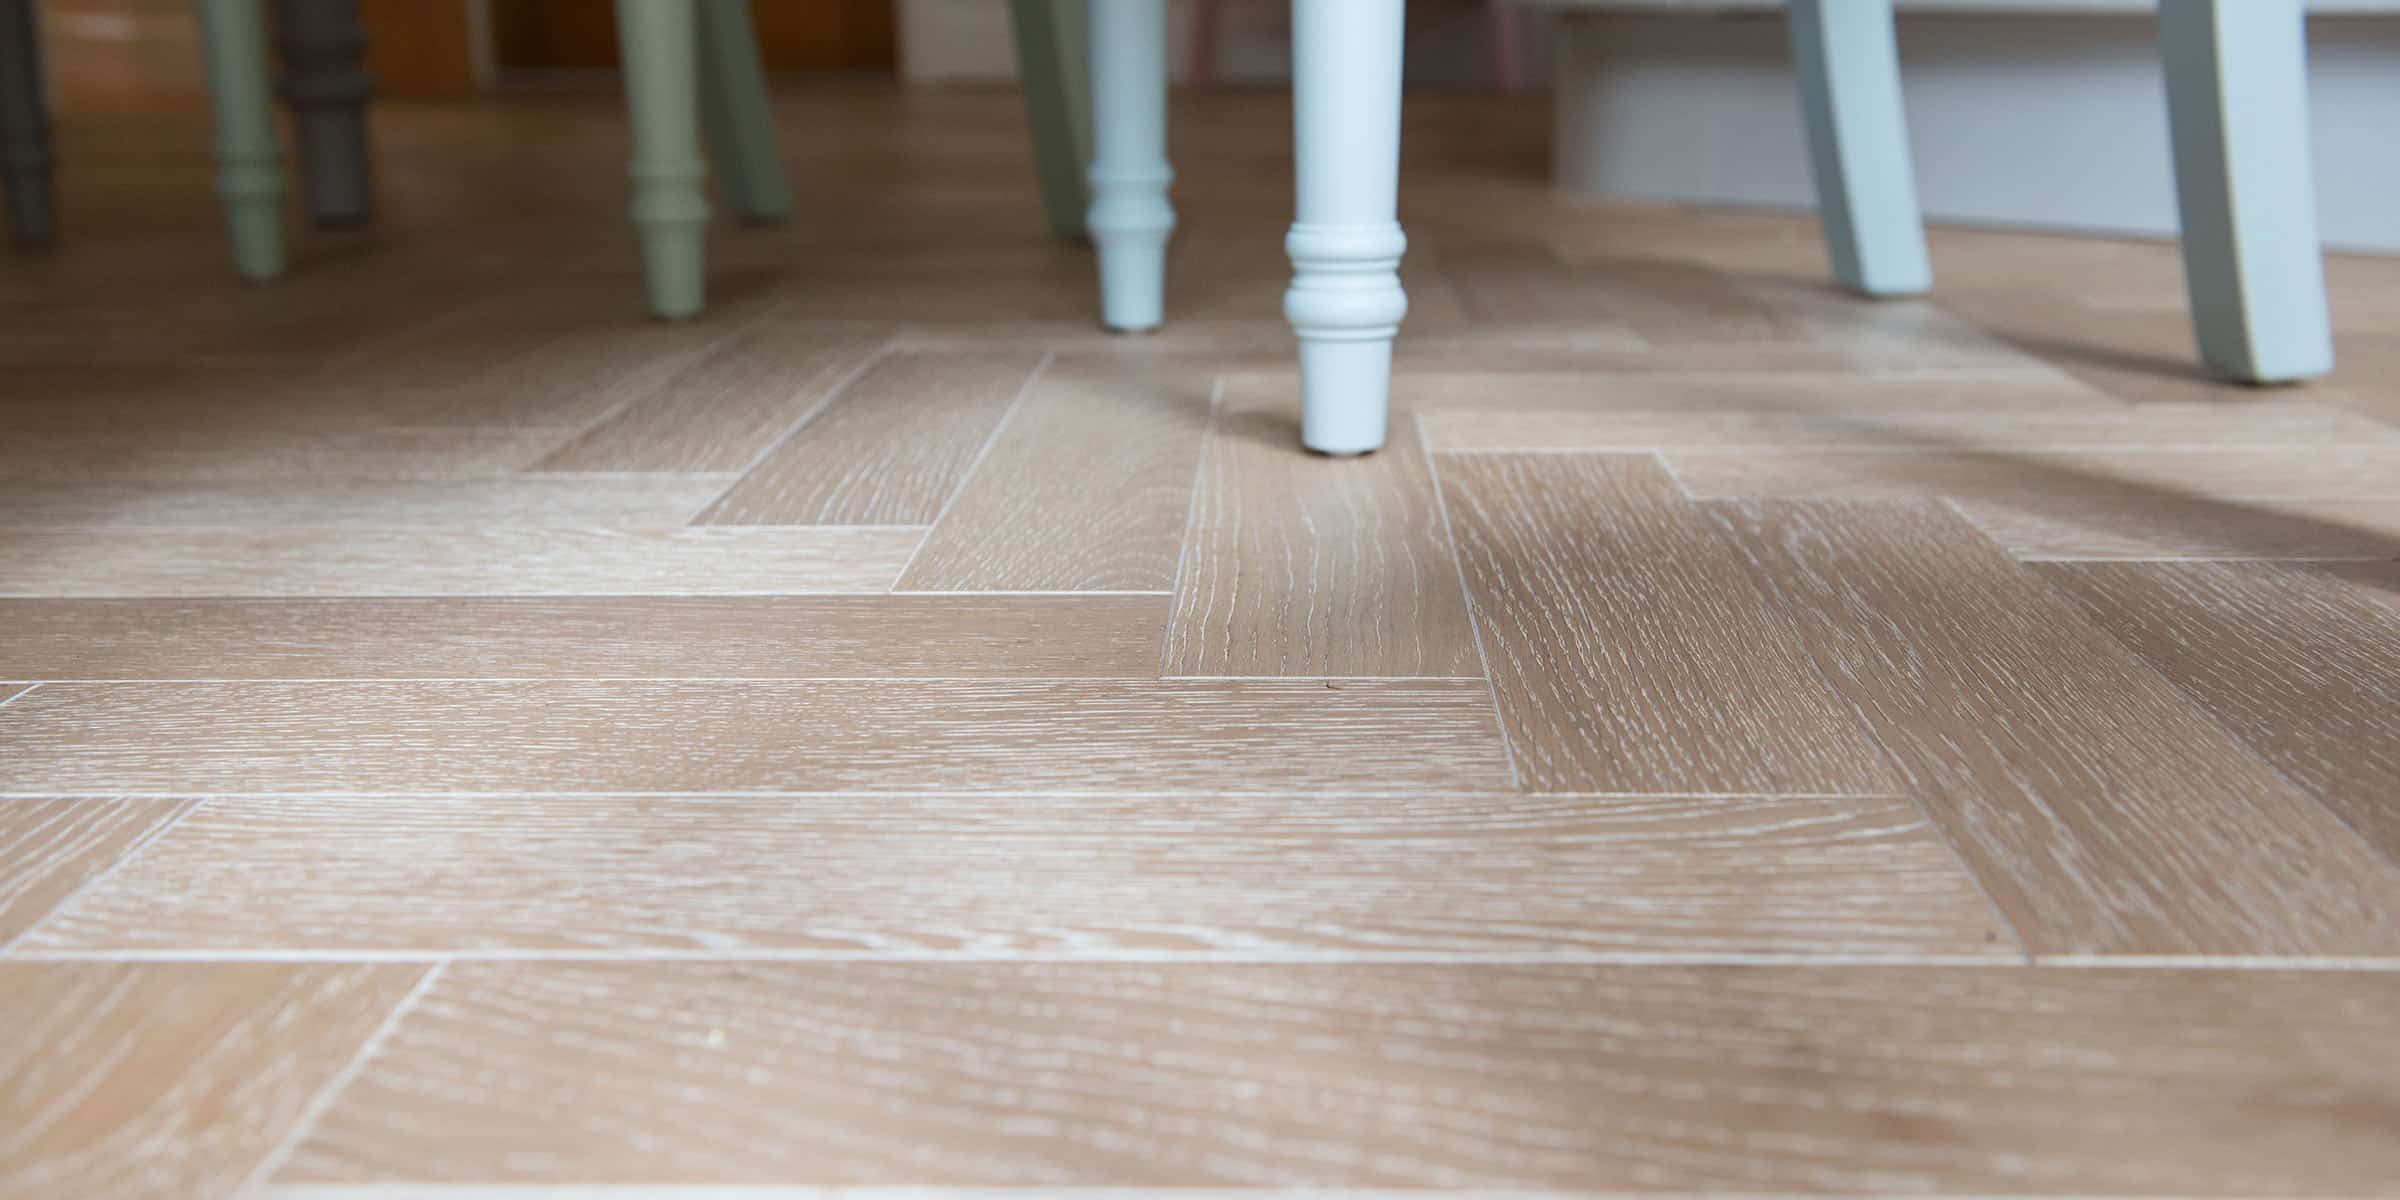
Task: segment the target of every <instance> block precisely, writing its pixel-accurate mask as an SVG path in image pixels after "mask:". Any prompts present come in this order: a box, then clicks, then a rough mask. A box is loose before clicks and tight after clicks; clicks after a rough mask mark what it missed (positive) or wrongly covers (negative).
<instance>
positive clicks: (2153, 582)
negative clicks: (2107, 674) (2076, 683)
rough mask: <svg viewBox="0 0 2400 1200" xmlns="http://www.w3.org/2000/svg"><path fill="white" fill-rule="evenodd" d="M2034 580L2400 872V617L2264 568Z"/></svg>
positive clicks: (2379, 605)
mask: <svg viewBox="0 0 2400 1200" xmlns="http://www.w3.org/2000/svg"><path fill="white" fill-rule="evenodd" d="M2037 570H2038V572H2039V573H2040V574H2041V575H2042V577H2043V578H2046V579H2048V580H2050V582H2051V583H2053V584H2055V585H2057V586H2058V587H2059V588H2061V589H2063V590H2064V591H2066V592H2067V594H2069V595H2071V596H2073V597H2075V598H2076V599H2077V600H2078V601H2081V602H2082V604H2083V606H2084V609H2085V611H2087V612H2089V613H2090V614H2091V615H2092V618H2093V619H2094V620H2095V621H2097V622H2099V624H2100V627H2101V628H2103V629H2106V630H2107V631H2108V632H2109V633H2110V634H2111V635H2113V636H2114V637H2115V638H2116V639H2117V640H2118V641H2120V642H2123V643H2125V644H2126V645H2127V646H2129V647H2131V648H2132V649H2133V651H2134V653H2136V654H2139V655H2141V656H2142V657H2143V658H2144V659H2147V660H2148V661H2149V662H2150V664H2151V665H2152V666H2155V667H2157V668H2158V669H2159V670H2160V671H2161V672H2163V673H2164V674H2165V675H2166V677H2167V678H2169V679H2171V680H2174V681H2175V685H2176V686H2177V687H2180V688H2182V689H2183V690H2184V693H2185V694H2187V695H2189V696H2191V697H2192V698H2193V699H2195V700H2198V701H2199V702H2200V705H2201V707H2203V708H2206V709H2207V710H2208V711H2209V713H2210V714H2211V715H2213V716H2215V717H2216V718H2217V720H2219V721H2221V722H2223V723H2224V724H2225V725H2226V727H2228V728H2230V729H2232V730H2233V731H2234V732H2235V733H2237V734H2240V735H2241V737H2242V740H2243V741H2246V742H2248V743H2249V744H2250V745H2251V746H2252V747H2253V748H2254V749H2256V750H2257V751H2258V752H2259V753H2260V754H2262V755H2264V756H2265V757H2266V759H2267V761H2268V762H2271V763H2274V764H2275V765H2276V766H2277V767H2279V768H2281V769H2282V770H2283V773H2284V774H2286V775H2289V776H2291V777H2292V778H2293V779H2296V780H2298V781H2299V782H2300V783H2301V785H2302V786H2304V787H2306V788H2307V789H2308V790H2309V791H2310V792H2311V793H2313V794H2314V795H2315V796H2316V797H2317V798H2318V799H2320V800H2323V801H2324V802H2325V803H2326V804H2328V805H2330V806H2332V808H2333V810H2334V811H2335V812H2337V813H2340V814H2341V816H2342V819H2343V820H2345V821H2348V822H2349V823H2350V827H2351V828H2353V829H2356V830H2357V831H2358V832H2359V833H2360V834H2361V835H2362V836H2364V837H2365V838H2366V839H2367V840H2368V841H2370V842H2372V843H2374V844H2375V845H2376V846H2377V847H2379V848H2381V849H2382V851H2383V852H2384V854H2385V855H2386V856H2388V857H2390V858H2392V859H2393V860H2394V861H2396V862H2400V803H2395V801H2400V610H2395V609H2394V608H2392V607H2391V605H2390V604H2388V603H2386V602H2384V601H2381V600H2378V599H2376V598H2374V597H2373V596H2370V595H2368V594H2366V591H2365V589H2364V588H2362V587H2361V586H2360V585H2357V584H2353V583H2349V582H2346V581H2344V580H2342V579H2340V578H2338V577H2335V576H2333V575H2328V574H2325V573H2323V572H2320V571H2315V570H2310V569H2308V568H2305V567H2294V566H2289V565H2281V564H2273V563H2122V564H2105V565H2103V564H2096V563H2082V564H2056V565H2051V566H2045V567H2041V568H2037Z"/></svg>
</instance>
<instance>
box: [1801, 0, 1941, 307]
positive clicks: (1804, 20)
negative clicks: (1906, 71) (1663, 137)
mask: <svg viewBox="0 0 2400 1200" xmlns="http://www.w3.org/2000/svg"><path fill="white" fill-rule="evenodd" d="M1788 24H1789V27H1790V30H1791V37H1792V73H1793V75H1794V76H1796V77H1797V78H1798V80H1799V84H1800V118H1801V125H1802V127H1803V128H1805V129H1806V131H1807V133H1808V158H1809V170H1810V174H1811V175H1812V176H1814V178H1815V181H1816V185H1817V218H1818V220H1819V221H1820V222H1821V223H1822V224H1823V225H1824V227H1825V252H1826V256H1827V257H1829V258H1831V259H1832V260H1833V273H1834V275H1835V276H1836V277H1837V278H1839V279H1840V280H1841V281H1842V284H1843V286H1845V287H1848V288H1849V289H1850V290H1852V291H1854V292H1860V293H1863V294H1865V295H1869V296H1913V295H1916V294H1918V293H1920V292H1923V291H1925V290H1926V289H1928V288H1930V287H1932V286H1933V266H1932V263H1931V261H1930V260H1929V259H1928V258H1927V257H1926V254H1925V221H1924V218H1923V217H1921V216H1919V215H1918V212H1917V183H1916V172H1915V169H1914V168H1913V167H1911V166H1910V165H1909V159H1908V116H1907V114H1906V112H1905V111H1904V110H1903V109H1902V107H1901V103H1900V49H1899V45H1898V42H1897V40H1896V38H1895V35H1894V33H1893V29H1892V0H1792V4H1791V8H1790V15H1789V18H1788Z"/></svg>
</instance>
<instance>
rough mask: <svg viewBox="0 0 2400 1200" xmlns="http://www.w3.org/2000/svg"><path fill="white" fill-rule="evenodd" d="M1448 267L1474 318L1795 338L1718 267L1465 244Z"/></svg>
mask: <svg viewBox="0 0 2400 1200" xmlns="http://www.w3.org/2000/svg"><path fill="white" fill-rule="evenodd" d="M1443 269H1444V271H1446V272H1447V273H1448V275H1449V277H1450V282H1451V283H1452V285H1453V286H1455V287H1456V288H1457V289H1458V292H1459V294H1460V296H1461V298H1462V299H1463V300H1464V302H1465V304H1466V308H1467V311H1468V312H1469V313H1471V314H1473V315H1474V316H1475V317H1476V318H1477V319H1479V320H1484V321H1492V322H1506V323H1519V324H1521V323H1526V322H1532V323H1546V324H1558V325H1573V324H1585V323H1589V322H1593V321H1604V322H1615V323H1617V324H1620V325H1622V326H1624V327H1626V328H1630V329H1631V330H1633V331H1634V332H1635V333H1636V334H1639V335H1640V336H1641V337H1642V339H1643V340H1645V341H1648V342H1651V343H1663V342H1757V341H1797V340H1799V335H1798V332H1797V331H1796V330H1795V329H1794V328H1793V327H1792V326H1790V325H1789V324H1787V323H1785V322H1784V321H1783V320H1781V319H1780V318H1778V317H1777V316H1776V315H1775V313H1774V312H1773V311H1772V310H1771V309H1769V308H1768V307H1767V306H1766V305H1764V304H1761V303H1759V302H1758V301H1757V300H1755V299H1752V298H1751V297H1750V296H1749V295H1747V294H1746V293H1744V292H1743V291H1742V290H1741V289H1740V288H1738V287H1736V286H1734V285H1733V283H1732V282H1731V281H1729V280H1728V279H1726V278H1725V277H1724V276H1723V275H1720V274H1718V273H1716V272H1714V271H1710V270H1707V269H1706V268H1701V267H1694V266H1691V265H1689V264H1683V263H1674V262H1667V261H1662V260H1644V259H1635V258H1618V259H1604V260H1596V261H1591V262H1586V263H1579V264H1574V265H1570V264H1568V263H1565V262H1563V261H1561V260H1560V259H1559V258H1558V257H1557V256H1556V255H1554V254H1551V253H1550V252H1549V251H1548V250H1547V249H1541V248H1519V247H1490V248H1480V247H1478V248H1461V249H1457V250H1454V251H1452V252H1451V253H1449V254H1448V255H1446V256H1445V257H1444V260H1443Z"/></svg>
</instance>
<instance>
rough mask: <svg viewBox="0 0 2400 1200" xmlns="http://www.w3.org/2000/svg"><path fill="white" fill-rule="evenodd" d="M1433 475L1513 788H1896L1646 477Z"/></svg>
mask: <svg viewBox="0 0 2400 1200" xmlns="http://www.w3.org/2000/svg"><path fill="white" fill-rule="evenodd" d="M1436 462H1437V469H1438V471H1439V473H1440V476H1441V481H1442V494H1443V500H1444V503H1445V504H1446V505H1447V506H1448V508H1449V513H1450V523H1451V529H1452V532H1453V535H1454V536H1455V537H1456V538H1457V541H1458V555H1459V561H1460V563H1461V565H1462V566H1463V567H1464V569H1465V573H1466V582H1467V595H1468V597H1469V598H1470V600H1471V601H1472V602H1473V604H1474V610H1475V619H1476V628H1477V630H1478V632H1479V634H1480V635H1481V637H1482V638H1483V650H1484V658H1485V662H1486V665H1487V667H1488V669H1489V670H1490V672H1491V682H1492V689H1493V692H1494V694H1495V695H1496V697H1497V699H1498V701H1499V707H1500V713H1501V720H1502V721H1503V722H1504V723H1505V726H1506V728H1507V730H1508V738H1509V746H1510V750H1511V753H1512V757H1513V758H1514V760H1515V763H1516V769H1517V778H1518V779H1519V781H1520V782H1521V784H1522V785H1523V786H1524V787H1526V788H1528V789H1531V790H1534V791H1545V792H1653V793H1664V792H1727V793H1731V792H1750V793H1777V792H1787V793H1788V792H1806V793H1852V794H1871V793H1889V792H1891V791H1892V790H1893V781H1892V777H1891V775H1890V773H1889V772H1888V770H1887V769H1886V768H1885V766H1884V764H1883V761H1882V757H1881V755H1879V754H1878V753H1877V752H1876V750H1875V747H1874V746H1873V744H1872V743H1870V742H1868V741H1867V740H1866V738H1865V736H1864V735H1863V734H1862V733H1861V732H1860V731H1859V728H1858V726H1857V723H1856V721H1855V720H1854V719H1853V718H1852V716H1851V715H1850V714H1849V713H1848V712H1847V711H1845V710H1844V709H1843V707H1842V706H1841V705H1840V704H1839V703H1837V702H1836V700H1835V699H1834V696H1833V694H1832V692H1830V691H1829V690H1827V688H1826V686H1825V684H1824V682H1823V681H1821V680H1819V679H1818V678H1817V677H1816V675H1815V673H1814V672H1813V671H1812V670H1811V669H1810V667H1809V665H1808V660H1807V658H1806V657H1805V656H1804V655H1803V654H1802V653H1801V650H1800V647H1799V645H1798V643H1797V641H1796V639H1795V637H1794V634H1793V629H1792V626H1791V624H1790V623H1789V621H1788V620H1787V619H1786V618H1784V617H1783V616H1782V615H1781V614H1780V613H1778V612H1776V611H1775V610H1774V609H1773V608H1772V607H1771V606H1769V605H1768V604H1767V603H1766V601H1765V599H1764V598H1763V597H1762V596H1760V594H1759V593H1758V592H1757V591H1756V590H1755V589H1754V588H1752V587H1751V586H1750V584H1749V581H1748V579H1747V577H1746V576H1745V575H1744V573H1743V571H1742V567H1741V562H1740V559H1739V557H1738V555H1737V554H1736V553H1735V551H1734V549H1733V547H1732V546H1731V545H1729V544H1728V543H1727V542H1726V541H1725V540H1724V534H1723V533H1722V532H1721V531H1720V530H1718V529H1717V528H1716V526H1715V525H1714V524H1713V523H1712V522H1711V521H1710V520H1709V518H1708V517H1707V515H1706V514H1704V513H1702V512H1701V511H1700V510H1699V509H1698V508H1696V507H1694V506H1693V505H1692V504H1691V503H1690V502H1689V501H1687V500H1685V499H1684V498H1683V497H1682V495H1681V494H1680V493H1678V492H1677V491H1676V489H1675V484H1674V481H1673V480H1671V479H1669V478H1667V476H1666V473H1665V472H1664V471H1662V470H1660V469H1659V467H1658V464H1657V463H1656V462H1654V461H1652V460H1650V459H1647V458H1622V457H1604V456H1591V457H1587V456H1580V455H1573V456H1570V455H1515V456H1510V455H1441V456H1439V457H1438V458H1437V460H1436Z"/></svg>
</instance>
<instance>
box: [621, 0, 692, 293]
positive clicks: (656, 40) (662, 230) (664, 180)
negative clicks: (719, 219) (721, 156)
mask: <svg viewBox="0 0 2400 1200" xmlns="http://www.w3.org/2000/svg"><path fill="white" fill-rule="evenodd" d="M697 21H698V17H697V14H696V13H695V11H694V8H693V0H617V39H618V48H619V51H620V54H621V57H623V59H624V60H625V103H626V107H627V109H628V115H629V116H630V117H631V123H632V126H633V228H634V233H635V234H636V235H637V236H639V237H640V238H641V242H642V270H643V275H644V278H645V280H646V282H647V284H648V287H649V291H650V311H651V312H652V313H655V314H657V315H658V316H661V317H667V318H670V319H672V318H678V317H689V316H692V315H695V314H697V313H698V312H699V311H700V305H701V302H702V299H703V295H704V293H705V291H706V266H707V263H706V255H705V252H704V246H703V244H702V240H701V239H702V236H703V233H704V231H705V230H706V228H707V225H708V191H707V178H708V168H707V167H706V166H705V165H704V164H703V163H702V162H701V159H700V88H699V82H698V79H697V78H696V77H697V75H698V68H699V44H698V43H699V34H698V24H697Z"/></svg>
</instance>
